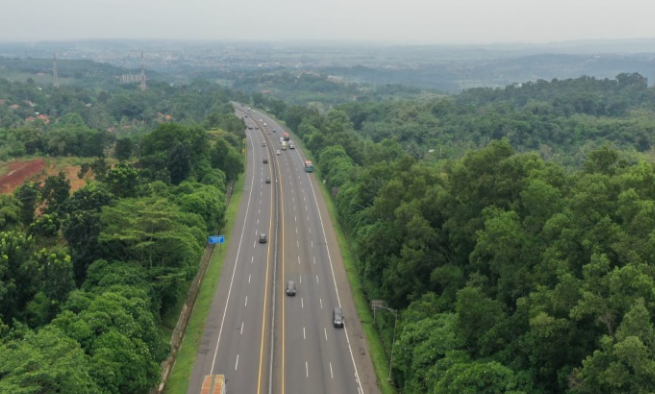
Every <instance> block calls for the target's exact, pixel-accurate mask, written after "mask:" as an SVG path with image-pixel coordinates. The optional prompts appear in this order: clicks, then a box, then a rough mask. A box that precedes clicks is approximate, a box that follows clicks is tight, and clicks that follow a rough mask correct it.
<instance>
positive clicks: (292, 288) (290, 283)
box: [286, 280, 296, 296]
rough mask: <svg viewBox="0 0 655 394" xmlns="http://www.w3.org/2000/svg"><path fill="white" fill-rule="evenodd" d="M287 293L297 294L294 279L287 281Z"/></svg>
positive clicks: (290, 294) (289, 294)
mask: <svg viewBox="0 0 655 394" xmlns="http://www.w3.org/2000/svg"><path fill="white" fill-rule="evenodd" d="M286 293H287V295H288V296H295V295H296V284H295V283H294V282H293V281H292V280H290V281H288V282H287V288H286Z"/></svg>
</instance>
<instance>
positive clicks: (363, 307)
mask: <svg viewBox="0 0 655 394" xmlns="http://www.w3.org/2000/svg"><path fill="white" fill-rule="evenodd" d="M314 168H316V167H314ZM316 176H319V177H320V172H318V173H317V174H316ZM319 179H321V178H319ZM319 184H320V185H321V186H320V188H321V193H322V194H323V198H324V199H325V202H326V204H327V208H328V212H329V213H330V217H331V218H332V224H333V225H334V231H335V233H336V235H337V242H338V243H339V250H341V256H342V257H343V264H344V266H345V268H346V274H347V275H348V281H349V282H350V288H351V289H352V294H353V298H354V301H355V307H356V308H357V315H359V319H360V321H361V322H362V329H363V330H364V334H365V335H366V341H367V342H368V348H369V351H370V357H371V361H372V362H373V368H374V369H375V376H376V377H377V380H378V385H379V387H380V390H381V391H382V393H383V394H395V393H396V389H395V388H394V387H393V386H392V385H391V383H390V382H389V379H388V378H389V359H388V358H387V355H386V353H385V351H384V347H383V346H382V342H381V341H380V336H379V335H378V332H377V330H376V329H375V327H374V326H373V315H372V314H371V309H370V308H369V306H368V302H367V301H366V297H364V292H363V290H362V283H361V280H360V278H359V275H358V274H357V267H355V258H354V257H353V256H352V253H351V251H350V244H349V243H348V241H347V240H346V237H345V236H344V234H343V231H342V229H341V224H340V222H339V219H338V215H337V210H336V208H335V207H334V201H332V198H331V197H330V193H329V192H328V190H327V188H326V186H325V185H324V184H323V182H319Z"/></svg>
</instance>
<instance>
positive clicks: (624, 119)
mask: <svg viewBox="0 0 655 394" xmlns="http://www.w3.org/2000/svg"><path fill="white" fill-rule="evenodd" d="M653 103H654V100H653V92H652V90H651V89H648V88H647V87H646V82H645V80H644V79H643V78H641V77H640V76H639V75H629V74H622V75H619V76H618V77H617V79H616V80H595V79H593V78H579V79H575V80H566V81H557V80H555V81H551V82H538V83H529V84H524V85H521V86H509V87H507V88H505V89H475V90H471V91H467V92H464V93H462V94H461V95H458V96H454V97H451V98H447V99H443V100H439V101H435V102H431V103H427V104H419V103H407V102H401V103H392V104H389V103H381V104H380V103H378V104H372V103H368V104H361V105H358V104H347V105H344V106H342V107H340V108H339V109H337V110H334V111H332V112H329V113H328V114H327V115H322V114H319V113H318V112H317V111H315V110H313V109H311V108H303V107H298V106H288V107H286V108H283V111H279V112H278V113H277V115H278V116H279V117H280V118H282V119H284V120H285V121H286V122H287V124H288V125H289V126H291V127H292V129H293V130H294V131H295V132H296V133H297V135H298V136H299V137H300V138H302V140H303V141H304V142H305V144H306V146H307V147H308V148H310V149H311V150H312V152H313V153H314V156H315V157H317V158H318V163H317V164H318V166H317V167H318V170H319V171H320V174H321V176H322V178H323V179H325V180H326V184H327V185H328V186H329V190H330V191H331V193H332V196H333V198H334V201H335V205H336V207H337V209H338V213H339V217H340V221H341V223H342V225H343V226H344V228H345V229H346V231H347V232H348V238H349V240H350V243H351V247H352V248H353V249H354V250H355V251H356V255H357V257H358V258H357V260H358V261H357V264H358V270H359V274H360V276H361V278H362V280H363V282H364V287H365V291H366V293H367V297H368V298H369V299H370V300H373V299H378V300H384V301H386V302H387V304H388V305H389V306H390V307H391V308H394V309H398V310H400V311H401V313H400V317H399V321H398V328H397V336H396V338H395V341H394V338H392V332H393V331H392V328H393V326H394V322H393V317H392V316H391V317H387V319H391V320H390V321H389V320H387V322H386V324H385V323H382V324H381V327H382V335H383V336H384V337H385V343H386V346H387V350H388V352H389V354H391V351H392V349H391V344H392V343H394V348H393V365H392V370H393V376H394V378H395V383H396V385H397V386H398V387H399V388H400V389H401V390H402V392H403V393H439V394H442V393H453V394H455V393H473V392H475V393H482V392H484V393H510V392H511V393H617V392H630V393H645V392H653V391H654V390H655V380H654V378H655V375H654V372H653V371H655V369H654V366H655V356H654V354H655V342H653V333H654V332H655V319H654V317H655V298H654V297H653V294H654V293H653V292H654V290H655V269H653V258H654V256H655V250H654V249H653V239H654V237H655V220H654V219H653V218H655V205H654V201H655V187H654V185H655V166H654V165H653V163H652V160H649V158H648V156H645V155H641V156H640V155H639V154H636V153H635V152H645V151H648V150H649V149H650V143H651V138H652V130H653V127H654V126H655V121H653V114H654V112H653ZM274 104H275V103H274ZM280 107H281V106H279V105H273V106H271V107H269V109H278V110H279V109H280ZM539 125H542V126H541V127H538V126H539ZM556 125H559V127H556ZM428 126H429V127H428ZM519 126H520V127H519ZM455 127H459V129H455ZM382 130H384V132H383V131H382ZM555 130H557V134H555V133H553V132H554V131H555ZM429 131H432V132H433V134H429V133H428V132H429ZM439 140H442V141H450V142H451V143H463V144H464V145H466V144H468V143H470V144H472V145H473V146H476V147H477V146H481V145H485V146H484V147H482V148H480V149H475V150H470V151H467V152H464V153H463V154H461V155H459V156H458V155H452V156H451V157H441V158H436V159H435V158H434V157H433V156H434V155H435V153H437V152H432V153H430V154H428V155H427V156H426V153H428V152H427V151H425V150H423V151H419V152H418V153H419V154H417V152H416V151H414V150H413V149H412V147H414V146H416V147H419V148H421V149H425V148H424V147H425V146H426V144H427V141H439ZM458 140H459V142H458ZM611 143H613V144H614V145H615V146H611V145H610V144H611ZM543 144H548V145H549V146H550V147H551V148H552V150H553V151H558V152H561V153H560V154H561V155H562V156H565V155H567V154H569V153H567V152H571V149H572V148H574V149H579V148H581V147H583V148H588V149H589V150H587V151H585V153H584V156H582V157H580V158H579V159H577V160H560V161H561V162H566V163H568V164H567V165H565V164H562V163H557V162H555V161H553V160H545V159H549V158H550V157H545V158H544V152H543V149H540V148H541V145H543ZM428 146H431V145H428ZM432 146H434V145H432ZM593 146H596V148H595V149H591V148H590V147H593ZM616 146H620V147H622V148H625V150H618V149H617V148H616ZM578 163H579V164H578ZM383 319H384V317H383Z"/></svg>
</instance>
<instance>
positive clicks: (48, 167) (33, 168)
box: [0, 158, 90, 194]
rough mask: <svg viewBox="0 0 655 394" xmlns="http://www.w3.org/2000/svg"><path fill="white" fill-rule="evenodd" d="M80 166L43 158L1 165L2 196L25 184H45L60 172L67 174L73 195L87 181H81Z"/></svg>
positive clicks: (0, 185)
mask: <svg viewBox="0 0 655 394" xmlns="http://www.w3.org/2000/svg"><path fill="white" fill-rule="evenodd" d="M79 170H80V166H70V165H61V164H60V165H58V164H57V163H56V162H55V161H52V162H50V163H47V162H46V161H45V160H44V159H43V158H40V159H35V160H15V161H11V162H9V163H6V164H3V165H0V174H3V175H1V176H0V194H6V193H12V192H13V191H14V189H16V188H17V187H19V186H20V185H22V184H23V182H25V181H26V180H27V181H32V182H43V181H45V179H46V178H47V177H48V176H50V175H57V174H59V171H63V172H64V173H65V174H66V178H68V180H69V181H70V184H71V193H73V192H74V191H76V190H77V189H79V188H81V187H83V186H84V185H85V184H86V179H87V178H90V177H89V176H88V175H87V176H86V177H85V179H79V178H78V177H77V173H78V172H79Z"/></svg>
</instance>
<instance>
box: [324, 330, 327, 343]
mask: <svg viewBox="0 0 655 394" xmlns="http://www.w3.org/2000/svg"><path fill="white" fill-rule="evenodd" d="M323 332H324V333H325V340H326V341H327V330H326V329H325V327H323Z"/></svg>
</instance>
